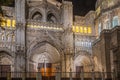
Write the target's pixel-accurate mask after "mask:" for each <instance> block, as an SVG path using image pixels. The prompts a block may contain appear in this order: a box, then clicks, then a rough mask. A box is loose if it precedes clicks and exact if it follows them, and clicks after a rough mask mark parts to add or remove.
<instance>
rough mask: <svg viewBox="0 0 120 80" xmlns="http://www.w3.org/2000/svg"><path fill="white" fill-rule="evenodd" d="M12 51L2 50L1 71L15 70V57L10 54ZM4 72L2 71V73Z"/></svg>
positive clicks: (0, 53) (0, 54) (0, 52)
mask: <svg viewBox="0 0 120 80" xmlns="http://www.w3.org/2000/svg"><path fill="white" fill-rule="evenodd" d="M10 54H11V53H9V52H7V51H3V50H2V51H0V69H1V70H0V71H2V72H3V74H4V72H8V71H9V72H12V71H14V65H13V64H14V58H13V56H11V55H10ZM1 74H2V73H1ZM4 76H7V74H5V75H4Z"/></svg>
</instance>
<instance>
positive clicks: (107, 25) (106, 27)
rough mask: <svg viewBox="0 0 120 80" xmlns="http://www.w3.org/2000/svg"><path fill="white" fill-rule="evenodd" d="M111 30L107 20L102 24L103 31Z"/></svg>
mask: <svg viewBox="0 0 120 80" xmlns="http://www.w3.org/2000/svg"><path fill="white" fill-rule="evenodd" d="M110 28H111V25H110V20H109V19H107V20H106V21H105V23H104V29H110Z"/></svg>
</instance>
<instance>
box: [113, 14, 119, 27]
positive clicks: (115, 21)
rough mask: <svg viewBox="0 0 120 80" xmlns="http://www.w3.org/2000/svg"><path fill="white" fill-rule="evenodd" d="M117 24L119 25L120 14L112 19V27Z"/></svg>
mask: <svg viewBox="0 0 120 80" xmlns="http://www.w3.org/2000/svg"><path fill="white" fill-rule="evenodd" d="M117 25H119V18H118V16H115V17H114V18H113V21H112V27H115V26H117Z"/></svg>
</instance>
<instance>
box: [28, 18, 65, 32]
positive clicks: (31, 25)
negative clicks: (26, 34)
mask: <svg viewBox="0 0 120 80" xmlns="http://www.w3.org/2000/svg"><path fill="white" fill-rule="evenodd" d="M27 28H28V29H35V30H39V29H42V30H56V31H63V25H62V24H58V23H49V22H40V21H39V20H27Z"/></svg>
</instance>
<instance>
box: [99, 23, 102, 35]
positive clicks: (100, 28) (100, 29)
mask: <svg viewBox="0 0 120 80" xmlns="http://www.w3.org/2000/svg"><path fill="white" fill-rule="evenodd" d="M101 31H102V26H101V23H100V24H99V25H98V33H99V34H100V32H101Z"/></svg>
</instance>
